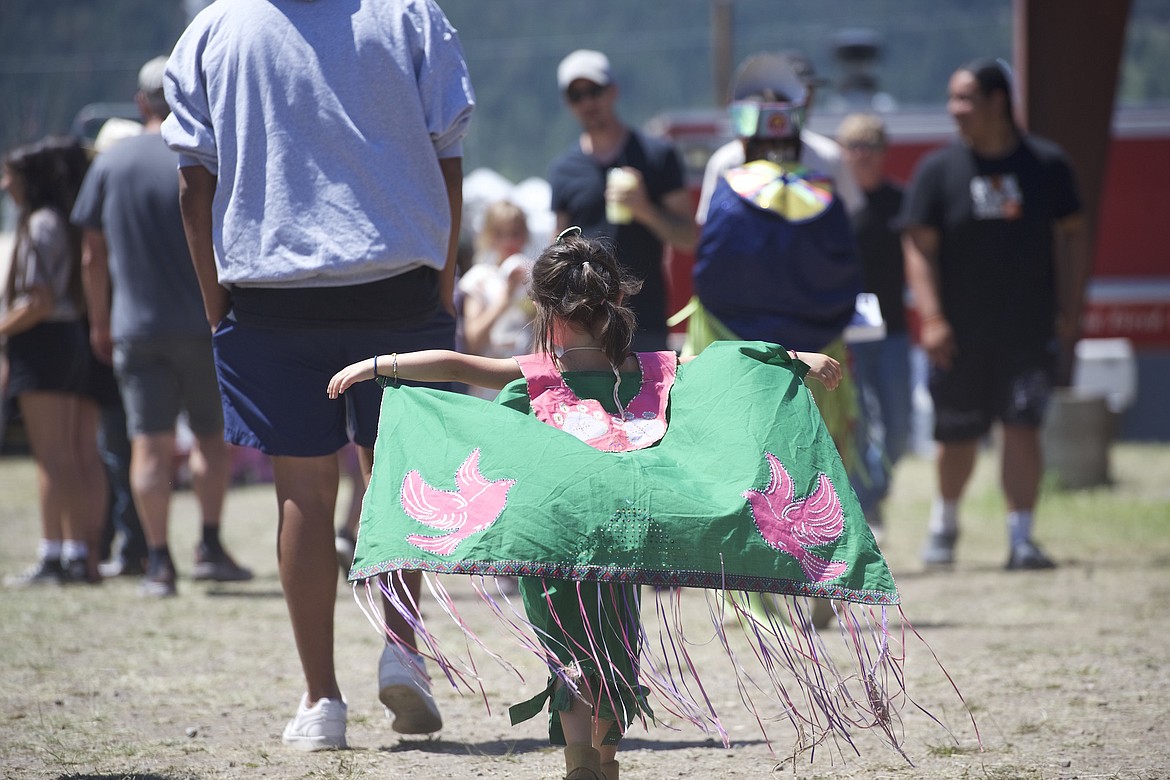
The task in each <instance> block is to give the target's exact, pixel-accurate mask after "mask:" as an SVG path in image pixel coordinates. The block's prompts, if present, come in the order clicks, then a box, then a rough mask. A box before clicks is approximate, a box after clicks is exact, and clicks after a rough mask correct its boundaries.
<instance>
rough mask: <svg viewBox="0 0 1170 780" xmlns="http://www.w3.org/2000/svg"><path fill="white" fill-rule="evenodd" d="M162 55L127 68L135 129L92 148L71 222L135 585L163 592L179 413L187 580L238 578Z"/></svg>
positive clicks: (170, 588) (223, 454) (217, 409)
mask: <svg viewBox="0 0 1170 780" xmlns="http://www.w3.org/2000/svg"><path fill="white" fill-rule="evenodd" d="M165 69H166V58H165V57H156V58H155V59H152V60H150V61H149V62H147V63H146V64H145V65H143V66H142V68H141V70H140V71H139V74H138V87H139V89H138V92H137V94H136V95H135V101H136V103H137V105H138V109H139V111H140V113H141V114H142V122H143V132H142V133H141V134H139V135H136V136H134V137H132V138H126V139H123V140H122V141H120V142H118V143H116V144H114V145H113V146H112V147H111V148H110V149H109V150H108V151H105V152H103V153H101V154H99V155H98V157H97V159H96V160H95V161H94V164H93V166H92V167H91V168H90V170H89V173H88V174H87V175H86V177H85V182H84V184H83V185H82V188H81V192H80V194H79V195H78V198H77V203H76V205H75V206H74V208H73V213H72V219H73V222H74V223H75V224H76V225H78V226H79V227H81V228H83V230H84V233H83V263H84V269H85V281H86V293H87V298H88V301H89V320H90V340H91V343H92V345H93V349H94V353H95V354H96V355H97V356H98V357H99V358H100V359H101V360H103V361H105V362H107V363H108V362H111V361H112V363H113V366H114V371H115V373H116V375H117V380H118V385H119V387H120V389H121V394H122V399H123V402H124V404H125V408H126V414H127V428H128V431H129V435H130V437H131V447H132V454H131V461H130V483H131V488H132V490H133V493H134V501H135V504H136V506H137V508H138V514H139V517H140V518H141V520H142V522H143V525H144V530H145V532H146V541H147V546H148V560H147V566H146V572H145V574H144V576H143V580H142V586H141V592H142V594H143V595H146V596H173V595H175V594H176V592H177V588H176V566H175V563H174V561H173V560H172V558H171V551H170V547H169V544H168V523H169V519H170V501H171V494H172V492H173V480H174V462H175V424H176V422H177V419H178V416H179V414H180V413H181V412H185V413H186V415H187V422H188V425H189V426H190V428H191V431H192V432H193V433H194V441H193V444H192V449H191V453H190V455H189V458H188V463H189V466H190V470H191V477H192V487H193V490H194V493H195V497H196V500H197V501H198V503H199V510H200V514H201V518H202V532H201V537H200V541H199V543H198V544H197V545H196V548H195V559H194V565H193V568H192V569H191V574H192V578H193V579H195V580H214V581H218V582H231V581H239V580H248V579H251V577H252V572H251V571H249V570H248V569H246V568H244V567H242V566H240V565H239V564H237V563H236V562H235V560H234V559H233V558H232V557H231V556H230V555H229V554H228V552H227V550H225V549H224V546H223V543H222V540H221V539H220V523H221V520H222V515H223V505H224V497H225V494H226V492H227V486H228V480H229V477H230V471H231V467H230V461H229V457H230V456H229V453H228V449H227V444H226V442H225V441H224V437H223V411H222V409H221V406H220V396H219V388H218V386H217V384H216V375H215V362H214V360H213V358H212V354H211V335H210V333H208V330H207V320H206V318H205V317H204V314H203V299H202V297H201V296H200V294H199V280H198V279H197V278H196V276H195V268H194V266H193V265H192V264H191V255H190V253H189V252H188V249H187V243H186V235H185V233H184V231H183V218H182V215H181V214H180V211H179V181H178V178H177V176H176V175H175V170H176V168H177V167H178V159H179V156H178V154H176V153H175V152H173V151H171V150H170V149H169V148H167V145H166V142H165V141H163V139H162V135H161V134H160V132H159V130H160V128H161V126H162V122H163V120H164V119H166V117H167V114H169V113H170V111H169V109H168V108H167V103H166V99H165V97H164V96H163V73H164V71H165Z"/></svg>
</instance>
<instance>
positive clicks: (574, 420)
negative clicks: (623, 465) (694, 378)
mask: <svg viewBox="0 0 1170 780" xmlns="http://www.w3.org/2000/svg"><path fill="white" fill-rule="evenodd" d="M636 357H637V358H638V364H639V366H641V369H642V385H641V387H639V388H638V394H637V395H636V396H634V399H633V400H632V401H630V403H629V405H628V406H627V407H626V413H625V417H624V418H623V417H621V416H619V415H617V414H610V413H609V412H607V411H606V410H605V409H604V408H603V407H602V405H601V403H600V402H598V401H596V400H594V399H592V398H578V397H577V395H576V394H575V393H574V392H573V391H572V390H570V389H569V386H568V385H567V384H565V378H564V377H563V376H561V372H560V371H559V370H558V369H557V367H556V364H555V363H554V362H553V358H552V356H551V355H548V354H536V355H520V356H518V357H517V358H516V362H517V363H519V364H520V370H521V371H522V372H523V373H524V379H525V380H526V381H527V383H528V397H529V398H530V399H531V401H532V411H533V413H534V414H535V415H536V418H537V419H538V420H540V421H541V422H543V423H546V424H547V425H551V426H553V427H554V428H559V429H560V430H562V431H565V432H566V433H570V434H572V435H573V436H576V437H577V438H578V439H580V440H581V441H583V442H585V443H586V444H588V445H589V446H590V447H593V448H594V449H598V450H602V451H604V452H630V451H632V450H641V449H645V448H646V447H649V446H651V445H652V444H655V443H656V442H658V441H660V440H661V439H662V437H663V435H665V434H666V407H667V404H668V402H669V400H670V388H671V386H672V385H673V384H674V377H675V370H676V368H677V366H678V357H677V356H676V355H675V354H674V353H673V352H638V353H636Z"/></svg>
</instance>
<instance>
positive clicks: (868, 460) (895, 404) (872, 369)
mask: <svg viewBox="0 0 1170 780" xmlns="http://www.w3.org/2000/svg"><path fill="white" fill-rule="evenodd" d="M849 351H850V355H851V359H852V362H853V379H854V381H855V382H856V383H857V392H858V406H859V407H860V415H861V423H862V424H861V426H859V427H860V428H861V430H863V431H864V432H865V441H864V443H863V449H862V452H864V453H865V474H864V475H863V479H860V480H857V481H858V482H864V483H866V484H862V485H855V486H854V488H855V489H856V490H857V494H858V496H857V497H858V500H859V501H860V502H861V506H862V507H871V506H874V505H875V504H876V503H877V502H879V501H881V499H883V498H885V496H886V493H887V492H889V489H890V474H891V472H892V470H893V467H894V464H895V463H897V462H898V458H900V457H902V454H903V453H904V452H905V451H906V445H907V442H908V440H909V437H910V412H911V405H910V397H911V396H910V337H909V335H907V334H906V333H894V334H891V335H889V336H887V337H886V338H884V339H881V340H880V341H869V342H862V343H857V344H850V345H849ZM864 477H868V479H865V478H864Z"/></svg>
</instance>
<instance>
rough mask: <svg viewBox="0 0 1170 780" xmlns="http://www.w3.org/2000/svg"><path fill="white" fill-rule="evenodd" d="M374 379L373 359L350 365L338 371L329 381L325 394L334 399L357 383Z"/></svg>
mask: <svg viewBox="0 0 1170 780" xmlns="http://www.w3.org/2000/svg"><path fill="white" fill-rule="evenodd" d="M373 378H374V358H369V359H367V360H362V361H360V362H357V363H351V364H350V365H348V366H346V367H345V368H343V369H341V370H340V371H338V372H337V373H336V374H334V375H333V378H332V379H330V380H329V387H328V389H327V390H326V392H327V393H328V394H329V397H330V398H336V397H337V396H339V395H341V394H342V393H344V392H345V391H346V390H348V389H349V388H351V387H353V386H354V385H356V384H357V383H358V382H365V381H367V380H370V379H373Z"/></svg>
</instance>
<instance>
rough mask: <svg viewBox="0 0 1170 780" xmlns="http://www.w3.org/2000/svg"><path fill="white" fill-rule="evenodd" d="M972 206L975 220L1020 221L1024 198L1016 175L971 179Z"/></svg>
mask: <svg viewBox="0 0 1170 780" xmlns="http://www.w3.org/2000/svg"><path fill="white" fill-rule="evenodd" d="M971 205H972V207H973V210H974V214H975V219H1007V220H1013V219H1019V218H1020V216H1021V214H1022V213H1023V210H1024V209H1023V206H1024V196H1023V194H1022V193H1021V192H1020V182H1019V180H1018V179H1017V178H1016V175H1015V174H1014V173H1006V174H992V175H989V176H976V177H975V178H973V179H971Z"/></svg>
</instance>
